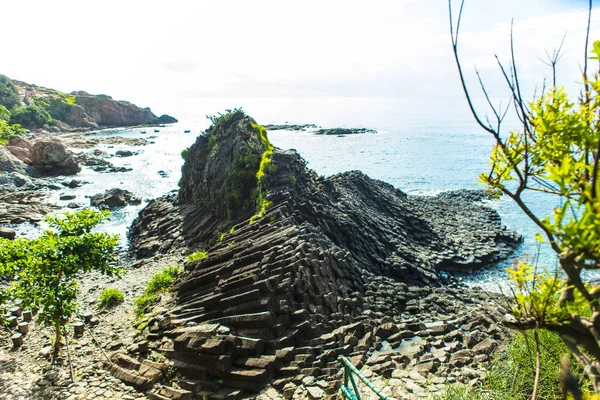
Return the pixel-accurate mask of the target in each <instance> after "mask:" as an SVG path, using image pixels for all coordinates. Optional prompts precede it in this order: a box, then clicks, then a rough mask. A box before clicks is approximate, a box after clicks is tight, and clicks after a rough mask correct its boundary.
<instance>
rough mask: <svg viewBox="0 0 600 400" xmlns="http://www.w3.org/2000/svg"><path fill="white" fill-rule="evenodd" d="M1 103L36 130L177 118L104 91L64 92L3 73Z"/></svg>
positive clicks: (15, 118)
mask: <svg viewBox="0 0 600 400" xmlns="http://www.w3.org/2000/svg"><path fill="white" fill-rule="evenodd" d="M0 104H3V105H4V106H5V107H6V108H7V109H8V110H9V111H10V112H11V115H10V123H12V124H20V125H21V126H22V127H24V128H26V129H29V130H32V131H47V132H71V131H83V130H96V129H101V128H108V127H125V126H136V125H157V124H172V123H175V122H177V119H175V118H173V117H171V116H170V115H161V116H160V117H158V116H156V115H155V114H154V113H153V112H152V111H151V110H150V108H141V107H138V106H136V105H135V104H132V103H130V102H127V101H119V100H114V99H113V98H112V97H110V96H107V95H104V94H100V95H92V94H89V93H87V92H84V91H76V92H71V93H63V92H60V91H58V90H55V89H48V88H45V87H41V86H36V85H32V84H29V83H25V82H21V81H18V80H14V79H10V78H8V77H6V76H4V75H1V74H0Z"/></svg>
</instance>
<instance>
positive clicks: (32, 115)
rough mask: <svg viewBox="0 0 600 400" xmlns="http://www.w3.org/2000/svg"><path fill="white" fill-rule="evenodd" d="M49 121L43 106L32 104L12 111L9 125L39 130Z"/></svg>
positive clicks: (48, 115)
mask: <svg viewBox="0 0 600 400" xmlns="http://www.w3.org/2000/svg"><path fill="white" fill-rule="evenodd" d="M51 119H52V117H51V116H50V113H49V112H48V110H47V109H46V107H45V106H44V105H37V104H36V103H34V104H32V105H30V106H27V107H22V108H17V109H16V110H14V111H13V112H12V115H11V116H10V123H11V124H19V125H22V126H26V127H28V128H41V127H42V126H44V125H45V124H47V123H48V122H49V121H50V120H51Z"/></svg>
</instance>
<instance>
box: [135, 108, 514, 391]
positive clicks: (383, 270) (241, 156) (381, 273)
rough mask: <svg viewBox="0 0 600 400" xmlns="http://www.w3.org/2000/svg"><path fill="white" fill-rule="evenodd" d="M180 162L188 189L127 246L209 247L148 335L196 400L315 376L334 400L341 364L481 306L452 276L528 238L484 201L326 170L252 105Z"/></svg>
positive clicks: (145, 215)
mask: <svg viewBox="0 0 600 400" xmlns="http://www.w3.org/2000/svg"><path fill="white" fill-rule="evenodd" d="M183 155H184V157H185V160H186V161H185V165H184V167H183V169H182V179H181V182H180V190H179V192H178V193H177V194H176V195H170V196H167V197H164V198H161V199H157V200H155V201H153V202H151V203H150V204H149V205H148V207H147V208H146V209H144V210H143V211H142V212H141V213H140V216H139V218H138V219H137V220H136V221H135V223H134V225H133V226H132V229H131V236H130V240H131V244H132V252H133V253H134V254H135V255H137V256H138V257H139V258H144V257H148V256H152V255H154V254H155V253H157V252H163V253H166V252H169V251H175V250H177V251H180V250H181V249H186V251H190V252H191V251H194V250H205V251H207V252H208V257H207V258H205V259H202V260H199V261H196V262H192V263H188V264H187V265H186V266H185V272H184V273H182V274H181V276H180V277H179V278H178V280H177V284H176V286H175V287H174V289H173V290H174V296H173V301H172V303H170V304H168V306H167V308H166V309H165V310H163V312H161V313H160V314H158V315H155V316H154V317H153V318H152V320H151V321H150V324H149V327H148V330H149V332H150V333H149V334H148V338H149V339H150V340H152V341H154V342H155V345H154V347H155V348H156V349H159V350H160V351H162V352H164V354H165V355H166V357H167V358H168V359H169V360H171V361H172V362H173V365H174V367H175V368H176V370H177V371H178V373H180V374H182V375H183V376H185V377H186V379H183V380H180V385H181V387H182V388H184V389H185V390H187V391H189V392H192V393H194V394H196V396H198V398H201V396H207V397H210V396H213V397H215V398H218V396H221V397H222V398H226V397H227V396H230V398H234V397H236V396H242V395H244V394H248V393H255V392H258V391H260V390H262V389H263V388H264V387H265V385H267V384H269V383H270V384H272V385H273V386H274V387H277V388H278V389H280V390H282V391H283V392H284V394H285V391H286V388H287V390H288V392H289V391H290V390H291V389H290V388H292V386H293V385H295V384H297V383H300V382H302V380H303V379H305V378H306V377H312V378H311V379H313V378H314V380H315V381H317V382H322V384H321V386H320V390H322V391H323V396H324V397H325V396H327V395H328V394H333V393H334V392H335V390H336V389H337V388H338V386H339V377H340V375H339V373H340V364H339V362H338V358H339V356H340V355H346V356H348V357H351V358H352V361H353V362H354V363H355V365H357V366H360V365H362V364H363V363H364V362H365V361H366V360H367V358H368V357H369V356H370V354H371V353H372V352H373V350H375V349H379V348H380V347H381V345H382V342H383V341H384V340H387V342H389V343H391V344H392V345H399V344H400V343H401V342H402V339H403V338H406V337H409V336H411V335H414V332H416V331H419V330H425V329H426V327H425V325H422V324H421V319H418V320H417V319H415V318H414V317H415V316H419V315H421V314H423V313H427V316H428V318H429V319H430V320H433V319H444V320H446V319H450V318H452V316H453V315H457V313H459V312H460V311H461V309H463V308H464V306H465V304H472V303H473V298H472V295H470V294H468V293H467V292H466V291H465V290H464V289H460V288H456V287H455V288H451V287H446V286H447V281H445V280H444V279H443V278H441V276H443V275H445V274H440V272H441V271H444V270H461V271H470V270H473V269H476V268H480V267H482V266H486V265H489V264H492V263H494V262H497V261H499V260H500V259H501V258H502V257H505V256H506V255H507V254H508V253H509V252H510V251H512V249H514V247H515V246H516V244H517V243H518V241H519V238H518V237H517V236H516V235H515V234H513V233H511V232H509V231H507V230H506V229H505V228H504V227H503V226H502V225H501V223H500V219H499V217H498V215H497V213H496V212H495V211H493V210H492V209H490V208H488V207H485V206H483V205H481V200H482V199H483V195H482V194H480V193H476V192H466V191H462V192H451V193H445V194H441V195H438V196H435V197H419V196H408V195H406V194H404V193H403V192H401V191H400V190H398V189H395V188H394V187H393V186H391V185H389V184H386V183H384V182H381V181H377V180H373V179H371V178H369V177H368V176H366V175H364V174H363V173H361V172H356V171H352V172H347V173H342V174H338V175H335V176H332V177H329V178H323V177H319V176H317V174H316V173H315V172H314V171H311V170H310V169H307V168H306V163H305V162H304V160H303V159H302V158H301V157H300V156H299V155H298V153H297V152H296V151H294V150H288V151H283V150H280V149H277V148H273V147H272V146H271V144H270V143H269V141H268V139H267V137H266V131H265V130H264V128H262V127H260V126H258V125H256V123H255V122H254V120H253V119H252V118H250V117H248V116H246V115H245V114H244V113H243V112H241V111H234V112H231V113H228V114H226V115H224V116H222V117H220V118H218V119H215V121H214V124H213V126H211V128H209V129H208V130H207V132H206V133H205V134H204V135H202V136H200V137H198V139H197V140H196V143H195V144H194V145H192V146H191V147H190V149H189V150H188V151H187V152H184V154H183ZM407 332H408V333H407ZM411 332H412V333H411ZM398 362H400V361H398ZM402 362H406V360H403V361H402ZM389 368H396V367H395V364H393V365H392V364H390V365H389ZM290 385H292V386H290ZM292 392H293V391H292ZM157 393H158V392H157ZM219 393H220V394H219ZM288 394H289V393H288ZM164 397H167V398H168V397H169V396H167V395H165V396H164Z"/></svg>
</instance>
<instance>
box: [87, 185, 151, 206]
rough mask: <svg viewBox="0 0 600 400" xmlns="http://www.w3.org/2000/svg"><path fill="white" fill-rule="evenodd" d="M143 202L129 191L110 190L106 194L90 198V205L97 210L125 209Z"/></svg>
mask: <svg viewBox="0 0 600 400" xmlns="http://www.w3.org/2000/svg"><path fill="white" fill-rule="evenodd" d="M140 203H141V200H140V199H139V198H137V197H135V196H134V195H133V193H131V192H130V191H128V190H123V189H118V188H115V189H109V190H107V191H106V192H104V193H98V194H95V195H93V196H92V197H90V205H91V206H92V207H97V208H108V209H114V208H118V207H125V206H128V205H130V204H140Z"/></svg>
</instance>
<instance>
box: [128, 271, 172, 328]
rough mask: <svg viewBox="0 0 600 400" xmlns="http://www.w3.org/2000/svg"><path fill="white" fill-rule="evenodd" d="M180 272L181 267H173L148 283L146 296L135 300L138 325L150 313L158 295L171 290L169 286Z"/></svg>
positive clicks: (161, 272)
mask: <svg viewBox="0 0 600 400" xmlns="http://www.w3.org/2000/svg"><path fill="white" fill-rule="evenodd" d="M179 271H180V269H179V267H177V266H173V265H172V266H169V267H166V268H164V269H163V270H162V271H160V272H159V273H157V274H154V276H153V277H152V279H150V281H149V282H148V286H147V287H146V291H145V292H144V294H143V295H141V296H140V297H137V298H136V299H135V300H133V306H134V314H135V316H136V317H137V319H138V321H137V322H138V323H140V322H141V319H142V317H143V316H144V314H146V313H148V312H150V309H151V308H152V305H154V303H156V300H157V299H158V297H157V296H156V295H157V294H158V293H160V292H164V291H165V290H167V289H169V286H171V283H173V280H174V279H175V277H176V276H177V274H178V273H179Z"/></svg>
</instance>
